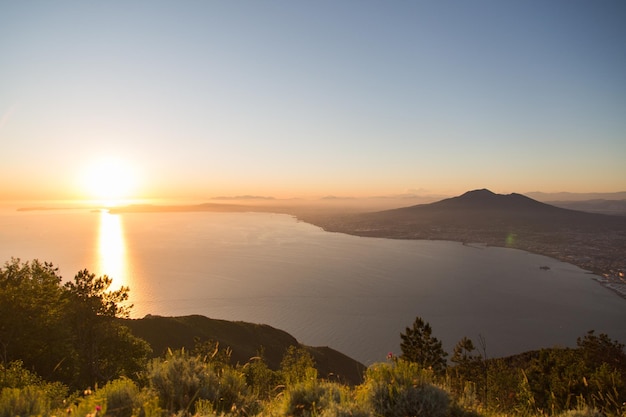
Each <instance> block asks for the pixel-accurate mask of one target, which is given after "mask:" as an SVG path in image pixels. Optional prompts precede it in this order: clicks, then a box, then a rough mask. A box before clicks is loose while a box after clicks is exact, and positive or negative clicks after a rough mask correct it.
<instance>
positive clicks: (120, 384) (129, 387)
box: [95, 378, 143, 417]
mask: <svg viewBox="0 0 626 417" xmlns="http://www.w3.org/2000/svg"><path fill="white" fill-rule="evenodd" d="M95 398H96V402H97V403H99V404H102V405H103V407H104V410H105V412H106V415H107V416H111V417H131V416H133V415H136V414H137V412H138V411H139V410H140V409H141V406H142V403H143V401H142V398H141V395H140V390H139V388H138V387H137V385H135V383H134V382H133V381H131V380H129V379H126V378H121V379H116V380H113V381H111V382H109V383H108V384H106V385H105V386H104V388H102V389H100V390H98V391H96V394H95Z"/></svg>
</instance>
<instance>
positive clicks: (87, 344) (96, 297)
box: [0, 258, 150, 389]
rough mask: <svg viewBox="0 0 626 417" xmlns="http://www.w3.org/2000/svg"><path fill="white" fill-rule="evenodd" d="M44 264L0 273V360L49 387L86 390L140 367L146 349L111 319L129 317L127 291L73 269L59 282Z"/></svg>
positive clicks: (15, 262)
mask: <svg viewBox="0 0 626 417" xmlns="http://www.w3.org/2000/svg"><path fill="white" fill-rule="evenodd" d="M61 281H62V278H61V276H60V275H59V274H58V269H57V268H55V267H54V266H53V265H52V264H51V263H47V262H44V263H42V262H39V261H38V260H33V261H31V262H22V261H20V260H19V259H16V258H13V259H11V261H10V262H6V263H5V266H4V267H3V268H0V360H1V361H2V363H3V366H4V367H5V368H6V367H7V364H8V363H10V362H12V361H18V360H19V361H22V363H23V365H24V368H25V369H27V370H29V371H32V372H35V373H36V374H38V375H39V376H41V377H43V378H44V379H46V380H49V381H60V382H63V383H65V384H68V385H70V386H71V387H72V388H83V389H84V388H86V387H88V386H94V384H96V383H98V382H105V381H107V380H109V379H112V378H115V377H118V376H128V377H134V376H135V374H136V373H137V372H139V371H140V370H142V369H143V367H144V364H145V363H146V362H147V357H148V354H149V352H150V347H149V345H148V344H147V343H146V342H145V341H143V340H141V339H138V338H136V337H135V336H133V335H132V334H131V333H130V330H129V329H128V328H127V327H125V326H123V325H122V324H121V322H120V321H119V320H118V318H120V317H126V316H128V313H129V311H130V307H129V306H126V305H125V304H124V302H125V301H126V300H127V299H128V288H126V287H122V288H120V289H119V290H117V291H108V288H109V286H110V285H111V283H112V280H111V279H110V278H108V277H107V276H104V277H100V278H96V277H95V275H94V274H90V273H89V272H88V271H87V270H83V271H80V272H79V273H78V274H77V275H76V276H75V277H74V281H73V282H68V283H66V284H65V285H62V284H61Z"/></svg>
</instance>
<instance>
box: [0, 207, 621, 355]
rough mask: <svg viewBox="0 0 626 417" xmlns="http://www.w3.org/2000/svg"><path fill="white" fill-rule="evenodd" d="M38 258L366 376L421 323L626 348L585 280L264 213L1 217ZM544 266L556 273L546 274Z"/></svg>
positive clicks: (447, 245)
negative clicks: (287, 340) (310, 351)
mask: <svg viewBox="0 0 626 417" xmlns="http://www.w3.org/2000/svg"><path fill="white" fill-rule="evenodd" d="M12 256H14V257H19V258H21V259H22V260H30V259H34V258H37V259H39V260H42V261H43V260H47V261H52V262H53V263H54V264H55V265H57V266H59V267H60V272H61V274H62V275H63V277H64V279H66V280H69V279H71V278H72V277H73V276H74V274H75V273H76V272H77V271H79V270H80V269H84V268H87V269H89V270H90V271H92V272H95V273H97V274H98V275H101V274H108V275H109V276H111V277H112V278H113V279H114V285H115V286H116V287H117V286H119V285H128V286H130V288H131V293H130V295H131V300H132V302H133V303H134V305H135V307H134V309H133V316H134V317H143V316H144V315H146V314H149V313H150V314H159V315H188V314H202V315H206V316H208V317H212V318H220V319H227V320H243V321H249V322H255V323H265V324H269V325H271V326H274V327H277V328H280V329H283V330H285V331H287V332H289V333H291V334H292V335H293V336H295V337H296V338H297V339H298V340H299V341H300V342H302V343H305V344H308V345H313V346H330V347H332V348H335V349H337V350H339V351H341V352H343V353H345V354H347V355H349V356H352V357H354V358H355V359H358V360H360V361H362V362H364V363H366V364H370V363H372V362H376V361H381V360H384V358H385V356H386V354H387V353H388V352H394V353H399V343H400V333H401V332H403V331H404V328H405V327H406V326H410V325H411V324H412V323H413V320H414V319H415V317H416V316H421V317H422V318H424V319H425V320H426V321H428V322H430V323H431V325H432V326H433V330H434V334H435V336H436V337H438V338H439V339H441V340H442V341H443V342H444V347H445V348H446V349H447V350H448V351H449V352H451V350H452V348H453V346H454V345H455V344H456V342H458V341H459V340H460V339H461V338H462V337H463V336H468V337H470V338H472V339H474V341H475V342H476V341H477V338H478V336H479V335H482V336H483V337H484V338H485V340H486V342H487V353H488V355H489V356H500V355H508V354H513V353H519V352H522V351H526V350H529V349H535V348H540V347H550V346H554V345H561V346H573V345H575V343H576V338H577V337H579V336H582V335H584V334H585V333H586V332H587V330H591V329H595V330H596V331H597V332H605V333H607V334H608V335H609V336H610V337H612V338H613V339H618V340H620V341H621V342H626V300H625V299H623V298H620V297H619V296H617V295H616V294H614V293H613V292H611V291H609V290H607V289H605V288H604V287H602V286H601V285H599V284H597V283H596V282H594V281H593V280H592V278H593V276H592V275H589V274H587V273H586V272H585V271H583V270H581V269H579V268H577V267H575V266H572V265H569V264H566V263H562V262H559V261H556V260H553V259H550V258H546V257H543V256H538V255H533V254H529V253H526V252H522V251H518V250H512V249H503V248H486V247H481V246H464V245H462V244H460V243H454V242H439V241H398V240H388V239H374V238H360V237H354V236H348V235H342V234H338V233H328V232H324V231H323V230H321V229H320V228H318V227H315V226H312V225H310V224H306V223H302V222H298V221H297V220H295V219H294V218H292V217H289V216H285V215H277V214H260V213H154V214H153V213H144V214H122V215H111V214H108V213H106V212H87V211H45V212H42V211H37V212H16V211H3V212H1V213H0V261H2V262H4V261H7V260H9V259H10V258H11V257H12ZM540 266H549V267H550V270H548V271H543V270H541V269H539V267H540Z"/></svg>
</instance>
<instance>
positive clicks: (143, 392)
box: [0, 344, 626, 417]
mask: <svg viewBox="0 0 626 417" xmlns="http://www.w3.org/2000/svg"><path fill="white" fill-rule="evenodd" d="M229 361H230V351H229V350H228V349H220V348H219V347H218V346H217V344H204V345H199V346H198V347H197V349H196V350H195V351H194V352H188V351H186V350H184V349H181V350H177V351H171V350H170V351H168V352H167V354H166V355H165V356H164V357H163V358H160V359H154V360H153V361H152V362H150V363H149V365H148V367H147V370H146V371H145V372H144V373H142V374H141V375H138V378H136V379H135V380H131V379H129V378H125V377H123V378H118V379H115V380H112V381H110V382H108V383H106V384H105V385H104V386H102V387H96V388H95V389H90V388H88V389H86V390H84V391H83V392H76V393H73V394H68V392H67V388H66V387H64V386H63V385H61V384H59V383H50V382H45V381H43V380H41V379H40V378H39V377H37V376H36V375H35V374H32V373H31V372H29V371H27V370H25V369H23V367H22V366H21V364H20V363H13V364H11V366H9V367H2V366H0V374H1V375H3V380H2V381H3V385H4V386H5V388H3V389H2V391H1V394H0V417H15V416H22V417H25V416H62V415H66V416H87V417H95V416H117V417H130V416H146V417H151V416H159V417H160V416H174V415H175V416H198V417H199V416H256V415H258V416H277V417H278V416H303V417H304V416H324V417H335V416H385V417H404V416H420V417H421V416H424V417H464V416H467V417H479V416H485V417H491V416H493V417H495V416H545V415H554V416H563V417H600V416H616V417H623V416H625V415H626V407H625V406H624V405H623V404H619V403H617V402H616V401H615V400H616V399H617V398H618V396H619V393H618V392H613V393H611V392H604V393H602V392H597V393H596V394H595V395H594V396H592V397H589V398H585V397H584V396H583V395H580V396H578V397H577V398H574V399H573V400H574V401H573V402H572V404H571V408H570V409H568V410H564V411H560V412H554V410H542V409H539V408H537V407H536V404H535V401H534V398H533V395H532V393H529V392H524V387H523V384H522V385H521V386H520V387H519V389H520V391H519V392H517V393H516V396H517V397H519V398H518V399H520V400H521V401H518V402H517V405H516V406H515V407H513V408H510V409H509V410H507V411H503V410H498V409H494V408H487V407H485V404H482V403H481V401H480V399H479V397H480V393H478V392H477V391H476V385H475V384H473V383H470V382H467V383H465V384H463V386H462V389H461V390H458V389H455V388H454V381H453V380H452V379H451V377H450V374H449V375H447V376H437V375H435V373H434V372H433V371H432V370H429V369H423V368H420V367H419V365H417V364H415V363H412V362H407V361H404V360H402V359H399V358H396V357H389V358H388V360H387V361H386V362H384V363H377V364H374V365H372V366H370V367H369V368H367V370H366V372H365V375H364V381H363V383H361V384H359V385H356V386H353V385H346V384H342V383H339V382H333V381H329V380H326V379H320V378H318V375H317V370H316V369H315V368H314V366H313V365H314V362H313V359H312V357H311V356H310V355H309V354H308V353H307V352H306V350H304V349H302V348H296V347H292V348H290V349H289V351H288V352H287V354H286V355H285V357H284V358H283V361H282V364H281V369H279V370H277V371H273V370H271V369H270V368H269V367H268V366H267V365H266V364H265V362H264V360H263V358H262V357H255V358H252V359H251V360H250V361H249V362H247V363H246V364H244V365H236V366H231V365H229ZM457 382H458V381H457ZM7 383H8V384H11V385H13V386H14V387H13V388H6V385H7ZM612 396H613V397H612Z"/></svg>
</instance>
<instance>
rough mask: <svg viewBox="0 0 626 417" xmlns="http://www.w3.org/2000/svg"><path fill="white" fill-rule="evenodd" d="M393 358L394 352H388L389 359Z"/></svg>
mask: <svg viewBox="0 0 626 417" xmlns="http://www.w3.org/2000/svg"><path fill="white" fill-rule="evenodd" d="M391 359H393V352H389V353H388V354H387V360H391Z"/></svg>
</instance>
